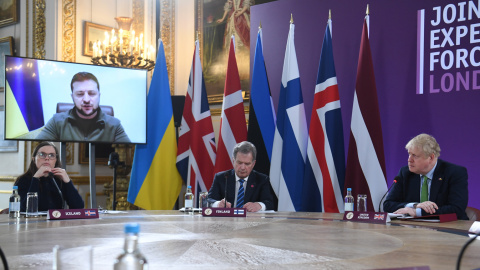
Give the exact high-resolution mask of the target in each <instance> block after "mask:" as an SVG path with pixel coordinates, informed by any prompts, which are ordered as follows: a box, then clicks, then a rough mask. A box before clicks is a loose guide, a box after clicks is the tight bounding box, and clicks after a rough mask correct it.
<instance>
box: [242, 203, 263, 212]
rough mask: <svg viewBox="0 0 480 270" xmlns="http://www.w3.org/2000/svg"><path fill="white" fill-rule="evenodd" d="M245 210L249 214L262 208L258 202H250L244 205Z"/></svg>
mask: <svg viewBox="0 0 480 270" xmlns="http://www.w3.org/2000/svg"><path fill="white" fill-rule="evenodd" d="M243 208H245V209H247V212H258V211H259V210H260V209H262V206H261V205H260V204H259V203H256V202H248V203H246V204H244V205H243Z"/></svg>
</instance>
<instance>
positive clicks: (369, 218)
mask: <svg viewBox="0 0 480 270" xmlns="http://www.w3.org/2000/svg"><path fill="white" fill-rule="evenodd" d="M343 220H345V221H353V222H365V223H375V224H387V222H390V217H388V213H387V212H358V211H348V212H345V214H344V215H343Z"/></svg>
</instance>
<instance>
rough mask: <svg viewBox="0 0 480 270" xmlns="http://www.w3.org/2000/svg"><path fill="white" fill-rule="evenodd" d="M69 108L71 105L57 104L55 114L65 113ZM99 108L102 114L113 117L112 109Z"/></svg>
mask: <svg viewBox="0 0 480 270" xmlns="http://www.w3.org/2000/svg"><path fill="white" fill-rule="evenodd" d="M71 108H73V103H62V102H59V103H57V113H61V112H66V111H68V110H70V109H71ZM100 108H101V109H102V112H104V113H106V114H108V115H110V116H113V107H112V106H109V105H100Z"/></svg>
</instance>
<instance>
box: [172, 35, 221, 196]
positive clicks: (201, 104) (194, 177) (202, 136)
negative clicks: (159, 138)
mask: <svg viewBox="0 0 480 270" xmlns="http://www.w3.org/2000/svg"><path fill="white" fill-rule="evenodd" d="M179 133H180V134H179V138H178V150H177V169H178V172H179V173H180V175H181V176H182V179H183V181H184V182H185V184H186V185H187V186H188V185H190V186H192V193H193V194H198V192H200V191H208V190H209V189H210V187H211V186H212V182H213V168H214V165H215V157H216V145H215V133H214V131H213V125H212V117H211V114H210V107H209V106H208V98H207V91H206V89H205V82H204V79H203V73H202V64H201V63H200V56H199V43H198V40H197V41H195V51H194V54H193V61H192V69H191V70H190V78H189V81H188V89H187V95H186V97H185V106H184V108H183V116H182V123H181V126H180V132H179ZM197 198H198V196H197Z"/></svg>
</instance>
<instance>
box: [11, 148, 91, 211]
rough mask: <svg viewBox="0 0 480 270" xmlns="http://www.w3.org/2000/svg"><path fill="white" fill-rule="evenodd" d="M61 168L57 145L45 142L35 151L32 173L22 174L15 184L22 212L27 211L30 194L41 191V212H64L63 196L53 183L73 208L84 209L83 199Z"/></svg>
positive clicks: (30, 168)
mask: <svg viewBox="0 0 480 270" xmlns="http://www.w3.org/2000/svg"><path fill="white" fill-rule="evenodd" d="M61 166H62V165H61V162H60V160H59V156H58V149H57V147H56V146H55V145H54V144H53V143H51V142H41V143H40V144H39V145H38V146H37V147H36V148H35V150H34V151H33V154H32V161H31V162H30V166H29V168H28V170H27V171H26V172H25V173H24V174H22V175H20V176H19V177H18V178H17V181H15V184H14V185H16V186H18V194H19V195H20V198H21V203H20V211H22V212H25V209H26V205H27V193H28V192H37V194H38V211H47V210H48V209H61V208H62V207H63V205H62V204H63V201H62V197H61V196H60V193H59V192H58V190H57V187H56V186H55V184H54V183H53V181H55V182H56V183H57V185H58V187H59V188H60V190H61V191H62V194H63V198H64V200H65V202H66V203H67V204H68V206H69V208H71V209H79V208H84V204H83V199H82V197H81V196H80V194H78V191H77V189H76V188H75V187H74V186H73V183H72V181H71V180H70V177H68V174H67V172H66V171H65V170H64V169H62V168H61Z"/></svg>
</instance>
